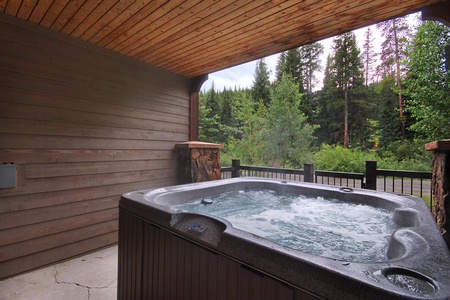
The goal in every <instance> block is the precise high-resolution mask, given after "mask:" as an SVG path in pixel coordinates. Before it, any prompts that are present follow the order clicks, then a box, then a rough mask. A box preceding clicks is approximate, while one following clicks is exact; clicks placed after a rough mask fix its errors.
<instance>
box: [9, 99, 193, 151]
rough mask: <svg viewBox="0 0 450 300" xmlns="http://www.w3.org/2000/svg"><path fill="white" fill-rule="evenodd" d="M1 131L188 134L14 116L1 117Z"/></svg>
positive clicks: (175, 137)
mask: <svg viewBox="0 0 450 300" xmlns="http://www.w3.org/2000/svg"><path fill="white" fill-rule="evenodd" d="M0 106H1V105H0ZM0 114H1V113H0ZM143 123H144V122H143ZM180 130H185V128H181V126H180ZM0 132H1V133H10V134H33V135H51V136H73V137H98V138H113V139H124V140H126V139H136V140H156V141H173V142H179V141H184V140H186V135H187V133H186V132H184V133H183V132H170V131H169V132H168V131H162V130H149V129H135V128H122V127H114V126H93V125H87V124H76V123H63V122H56V121H43V120H30V119H17V118H12V117H9V118H2V117H0Z"/></svg>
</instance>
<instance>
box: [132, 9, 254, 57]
mask: <svg viewBox="0 0 450 300" xmlns="http://www.w3.org/2000/svg"><path fill="white" fill-rule="evenodd" d="M233 4H234V3H232V5H230V6H231V9H232V10H233V11H240V12H241V13H242V14H244V15H245V14H246V13H248V11H249V10H250V8H252V9H255V8H256V7H258V6H262V5H260V3H259V2H257V5H256V6H255V1H250V2H249V3H248V4H246V5H245V6H243V7H238V6H236V5H233ZM239 4H242V1H239ZM230 6H228V7H230ZM246 6H248V10H246V8H245V7H246ZM228 7H227V8H228ZM214 15H215V16H217V17H219V19H221V21H222V22H230V19H229V18H221V17H222V16H223V14H220V12H219V13H218V14H214ZM227 15H228V14H227ZM211 16H212V15H211ZM211 16H210V18H211ZM228 16H231V15H228ZM214 20H217V19H214ZM208 22H209V18H204V19H200V21H199V22H197V23H194V24H192V27H194V29H193V30H183V31H178V32H176V33H174V34H172V35H170V36H168V37H167V38H166V39H165V40H163V41H159V43H154V45H152V47H150V46H151V45H149V44H146V45H145V46H146V47H145V48H146V50H145V51H141V53H138V54H136V55H134V56H133V57H134V58H136V59H139V60H141V59H142V57H146V56H152V55H153V53H154V51H157V50H160V49H161V47H162V45H164V46H166V45H167V48H166V49H171V50H172V48H171V46H170V45H169V44H173V43H178V42H180V43H182V42H186V43H189V44H190V43H191V41H192V40H199V36H201V30H202V29H203V28H205V26H206V25H212V24H209V23H208ZM152 43H153V41H152ZM164 52H166V51H164ZM143 60H144V61H145V59H143Z"/></svg>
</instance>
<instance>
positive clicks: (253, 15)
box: [0, 0, 445, 78]
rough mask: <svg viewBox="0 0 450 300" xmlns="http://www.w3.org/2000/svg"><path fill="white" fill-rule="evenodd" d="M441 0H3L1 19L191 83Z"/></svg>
mask: <svg viewBox="0 0 450 300" xmlns="http://www.w3.org/2000/svg"><path fill="white" fill-rule="evenodd" d="M440 2H445V1H442V0H396V1H392V0H326V1H317V0H301V1H300V0H296V1H293V0H289V1H281V0H270V1H255V0H237V1H232V0H220V1H218V0H216V1H214V0H206V1H200V0H189V1H185V0H170V1H169V0H156V1H149V0H141V1H131V0H128V1H127V0H122V1H112V0H111V1H100V0H72V1H69V0H55V1H51V0H31V1H30V0H28V1H25V0H24V1H19V0H9V1H7V0H0V12H3V13H6V14H8V15H12V16H16V17H18V18H21V19H24V20H27V21H29V22H32V23H36V24H39V25H41V26H44V27H47V28H50V29H52V30H55V31H59V32H62V33H64V34H67V35H70V36H72V37H75V38H78V39H81V40H83V41H86V42H88V43H91V44H95V45H99V46H101V47H104V48H106V49H110V50H112V51H115V52H118V53H121V54H123V55H126V56H129V57H132V58H134V59H137V60H140V61H143V62H146V63H149V64H152V65H154V66H157V67H159V68H162V69H165V70H168V71H171V72H174V73H176V74H180V75H182V76H185V77H188V78H193V77H196V76H199V75H202V74H207V73H211V72H214V71H218V70H221V69H225V68H227V67H231V66H234V65H238V64H241V63H244V62H248V61H251V60H254V59H257V58H261V57H265V56H268V55H271V54H275V53H278V52H281V51H284V50H287V49H291V48H294V47H298V46H301V45H305V44H308V43H311V42H315V41H319V40H322V39H324V38H328V37H331V36H335V35H337V34H340V33H343V32H346V31H350V30H354V29H357V28H361V27H364V26H367V25H371V24H374V23H377V22H380V21H383V20H386V19H390V18H393V17H398V16H403V15H406V14H409V13H412V12H416V11H419V10H421V9H422V8H423V7H425V6H429V5H433V4H436V3H440Z"/></svg>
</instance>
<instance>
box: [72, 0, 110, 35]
mask: <svg viewBox="0 0 450 300" xmlns="http://www.w3.org/2000/svg"><path fill="white" fill-rule="evenodd" d="M117 3H119V0H116V1H100V3H99V4H98V5H97V6H96V7H95V8H94V9H93V10H92V11H90V12H89V15H88V16H86V18H85V19H83V21H82V22H81V23H80V24H79V25H78V26H77V27H76V28H75V29H74V30H73V31H72V32H71V33H70V35H71V36H73V37H76V38H80V39H82V38H81V36H82V35H83V34H84V33H85V32H86V31H88V30H89V29H90V28H92V26H93V25H94V24H95V23H96V22H97V21H98V20H99V19H101V18H103V17H104V16H105V15H107V14H108V12H109V11H110V10H111V9H112V8H113V7H114V5H116V4H117ZM82 40H83V39H82Z"/></svg>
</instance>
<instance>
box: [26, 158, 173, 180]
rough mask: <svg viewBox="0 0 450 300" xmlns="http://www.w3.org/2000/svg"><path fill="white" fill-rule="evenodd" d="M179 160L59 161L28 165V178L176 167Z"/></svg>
mask: <svg viewBox="0 0 450 300" xmlns="http://www.w3.org/2000/svg"><path fill="white" fill-rule="evenodd" d="M177 166H178V162H177V161H173V160H148V161H117V162H114V163H111V162H90V163H58V164H33V165H27V167H26V178H27V179H32V178H50V177H61V176H76V175H83V174H109V173H120V172H130V171H146V170H164V169H175V168H177Z"/></svg>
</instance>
